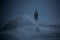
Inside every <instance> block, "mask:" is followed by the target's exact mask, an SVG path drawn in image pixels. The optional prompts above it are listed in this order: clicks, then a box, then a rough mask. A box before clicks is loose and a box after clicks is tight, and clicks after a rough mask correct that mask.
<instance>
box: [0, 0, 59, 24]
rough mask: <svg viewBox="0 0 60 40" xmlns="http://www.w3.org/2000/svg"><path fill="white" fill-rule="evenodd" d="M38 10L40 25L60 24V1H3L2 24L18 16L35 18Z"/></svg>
mask: <svg viewBox="0 0 60 40" xmlns="http://www.w3.org/2000/svg"><path fill="white" fill-rule="evenodd" d="M36 9H37V11H38V13H39V23H41V24H60V21H59V20H60V14H59V13H60V0H2V13H1V14H2V16H1V19H2V23H4V22H5V21H6V20H8V19H10V18H12V17H15V16H18V15H22V16H23V15H27V16H29V17H31V18H33V14H34V11H35V10H36Z"/></svg>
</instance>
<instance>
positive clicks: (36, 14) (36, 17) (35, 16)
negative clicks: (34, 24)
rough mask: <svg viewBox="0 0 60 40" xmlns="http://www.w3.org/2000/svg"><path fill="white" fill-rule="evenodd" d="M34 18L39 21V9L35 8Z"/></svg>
mask: <svg viewBox="0 0 60 40" xmlns="http://www.w3.org/2000/svg"><path fill="white" fill-rule="evenodd" d="M34 20H35V21H38V12H37V10H35V13H34Z"/></svg>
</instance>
